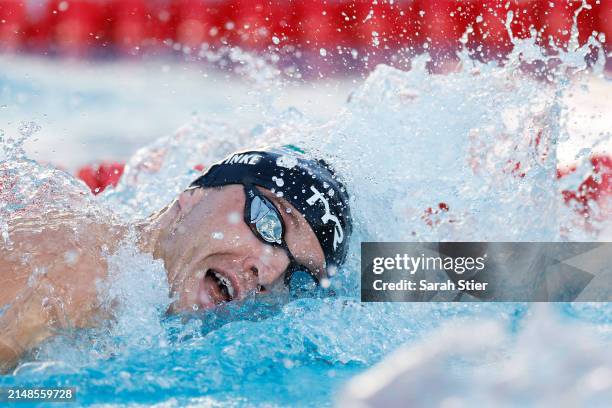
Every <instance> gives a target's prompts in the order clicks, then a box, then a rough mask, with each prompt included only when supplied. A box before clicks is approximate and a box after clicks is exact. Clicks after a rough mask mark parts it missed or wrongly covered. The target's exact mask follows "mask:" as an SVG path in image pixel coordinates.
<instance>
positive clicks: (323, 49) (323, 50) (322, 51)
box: [319, 48, 327, 57]
mask: <svg viewBox="0 0 612 408" xmlns="http://www.w3.org/2000/svg"><path fill="white" fill-rule="evenodd" d="M319 54H321V56H322V57H325V56H327V50H326V49H325V48H321V49H320V50H319Z"/></svg>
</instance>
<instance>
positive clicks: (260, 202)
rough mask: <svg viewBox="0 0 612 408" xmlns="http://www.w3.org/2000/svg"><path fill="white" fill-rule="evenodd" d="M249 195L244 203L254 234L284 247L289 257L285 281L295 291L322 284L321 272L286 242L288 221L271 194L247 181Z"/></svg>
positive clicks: (247, 194) (265, 241)
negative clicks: (300, 258)
mask: <svg viewBox="0 0 612 408" xmlns="http://www.w3.org/2000/svg"><path fill="white" fill-rule="evenodd" d="M244 194H245V197H246V201H245V205H244V222H246V224H247V225H248V226H249V227H250V228H251V231H253V234H255V236H256V237H257V238H259V240H261V241H262V242H264V243H266V244H269V245H272V246H275V247H278V248H282V249H283V250H284V251H285V253H286V254H287V257H288V258H289V266H288V267H287V269H286V270H285V274H284V283H285V285H286V286H287V287H288V288H289V290H290V291H291V292H292V294H297V292H302V291H303V290H304V289H306V288H309V287H311V288H312V287H316V286H318V285H319V278H318V277H317V275H316V274H315V273H314V272H313V271H311V270H310V269H309V268H307V267H306V266H304V265H301V264H300V263H299V262H298V261H297V260H296V259H295V257H294V256H293V254H292V253H291V251H290V250H289V247H288V246H287V243H286V242H285V231H286V229H285V224H284V222H283V217H282V216H281V214H280V213H279V211H278V209H277V208H276V206H275V205H274V204H273V203H272V201H270V199H269V198H267V197H266V196H264V195H263V194H262V193H261V192H260V191H259V190H258V189H257V188H256V187H255V186H253V185H245V186H244Z"/></svg>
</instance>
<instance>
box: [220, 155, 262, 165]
mask: <svg viewBox="0 0 612 408" xmlns="http://www.w3.org/2000/svg"><path fill="white" fill-rule="evenodd" d="M260 159H261V155H259V154H253V153H238V154H235V155H233V156H232V157H229V158H227V159H225V160H223V164H251V165H253V164H257V163H258V162H259V160H260Z"/></svg>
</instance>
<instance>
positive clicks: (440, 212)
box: [0, 14, 611, 405]
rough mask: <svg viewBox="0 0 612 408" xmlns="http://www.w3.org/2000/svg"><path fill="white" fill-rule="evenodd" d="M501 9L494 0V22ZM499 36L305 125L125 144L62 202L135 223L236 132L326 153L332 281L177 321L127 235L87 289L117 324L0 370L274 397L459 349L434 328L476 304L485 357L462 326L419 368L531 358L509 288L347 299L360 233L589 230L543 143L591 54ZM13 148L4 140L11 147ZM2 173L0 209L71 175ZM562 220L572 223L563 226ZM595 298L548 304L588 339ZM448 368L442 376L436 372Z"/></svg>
mask: <svg viewBox="0 0 612 408" xmlns="http://www.w3.org/2000/svg"><path fill="white" fill-rule="evenodd" d="M511 19H512V15H511V14H509V15H508V20H507V24H509V21H510V20H511ZM513 41H514V42H515V47H514V49H513V51H512V52H511V54H510V55H509V56H508V58H507V61H506V63H505V64H503V65H500V64H498V63H497V62H494V63H482V62H477V61H473V60H471V59H470V58H469V57H468V56H467V54H466V53H463V54H461V55H460V60H461V67H460V68H461V69H460V70H458V71H457V72H453V73H451V74H449V75H446V76H432V75H430V74H429V73H428V69H427V62H428V61H427V58H428V57H427V56H422V57H419V58H417V59H415V60H414V61H413V64H412V69H411V70H410V71H400V70H397V69H394V68H391V67H389V66H384V65H383V66H379V67H378V68H377V69H376V70H375V71H374V72H373V73H372V74H371V75H370V76H369V77H368V79H367V80H366V81H364V83H363V84H362V85H361V86H360V87H359V88H358V89H357V90H356V91H355V92H354V93H353V94H352V95H351V96H350V99H349V101H348V103H347V105H346V108H345V109H344V110H343V111H342V112H341V113H340V114H339V115H338V116H337V118H336V119H335V120H333V121H331V122H330V123H327V124H325V125H318V124H314V123H311V122H310V121H309V120H308V118H305V117H303V116H302V115H300V114H299V113H298V112H296V111H289V112H286V113H284V114H282V115H278V116H277V117H270V121H269V122H267V123H263V124H262V125H261V126H258V127H257V128H255V129H253V130H252V131H244V130H243V129H237V128H235V127H233V126H232V125H231V124H222V123H213V122H208V121H205V120H202V119H199V118H194V120H193V122H192V123H190V124H188V125H187V126H185V127H183V128H181V129H180V130H179V131H178V132H176V133H175V134H174V135H170V136H168V137H166V138H162V139H160V140H158V141H157V142H155V143H153V144H151V145H150V146H147V147H146V148H144V149H142V150H141V151H139V152H138V153H137V154H136V155H135V156H134V157H133V158H132V160H130V162H129V163H128V167H127V168H126V172H125V174H124V177H123V178H122V180H121V182H120V183H119V185H118V187H117V188H116V189H115V190H108V191H107V192H105V193H104V194H102V195H101V197H99V199H97V200H96V202H95V203H92V202H91V200H92V199H91V198H85V197H81V201H77V203H78V204H77V205H76V207H78V208H82V209H83V210H84V212H85V213H86V212H87V211H94V208H98V209H96V210H95V211H99V213H100V214H108V213H110V212H111V209H112V213H113V214H116V215H118V216H119V217H121V218H122V219H123V221H124V222H126V223H127V222H134V221H136V220H139V219H142V218H143V217H146V216H148V215H149V214H150V213H152V212H154V211H156V210H158V209H159V208H161V207H163V206H164V205H166V204H167V203H168V202H169V201H171V200H172V199H173V198H174V197H175V196H176V194H177V193H178V192H180V191H181V190H182V189H184V188H185V187H187V185H188V184H189V182H190V181H191V180H192V179H193V178H195V177H196V175H197V174H198V173H199V171H197V170H195V169H194V168H195V167H196V166H197V165H200V164H203V165H204V166H208V165H210V163H211V162H213V161H214V160H217V159H220V158H222V157H223V156H225V155H226V154H228V153H230V152H231V151H233V150H236V149H239V148H242V147H251V146H254V145H261V144H274V143H292V144H297V145H300V146H302V147H305V148H307V149H310V150H312V151H314V152H316V153H317V154H318V155H320V156H321V157H323V158H325V159H327V160H328V161H329V162H330V163H332V165H333V166H334V167H335V168H336V170H337V172H338V173H340V174H341V175H342V176H343V177H344V178H346V180H347V182H348V186H349V190H350V192H351V195H352V204H353V208H354V211H353V214H354V216H355V223H356V232H355V237H354V238H353V247H352V250H351V254H350V262H349V264H348V265H346V266H345V267H344V268H342V270H340V271H338V273H337V274H335V277H334V278H333V279H332V281H333V282H332V283H333V286H334V290H335V291H336V293H338V294H339V296H337V297H334V298H328V299H301V300H298V301H294V302H291V303H289V304H284V303H283V302H282V301H283V300H284V299H281V301H273V300H268V301H266V300H264V299H248V300H247V301H245V302H244V303H242V304H235V305H228V306H227V307H226V308H221V309H220V310H218V311H216V312H209V313H206V314H205V315H203V316H199V317H198V316H189V317H190V319H189V320H188V322H187V323H185V322H184V321H183V320H182V319H183V318H184V317H161V315H162V314H163V310H164V308H165V307H166V306H167V304H168V301H169V299H168V297H167V288H166V287H165V285H164V281H163V279H162V277H163V270H162V269H161V267H160V265H159V264H158V263H156V262H153V261H152V259H151V258H150V257H148V256H144V255H142V254H140V253H138V252H137V251H136V250H135V245H134V243H133V242H131V243H130V241H129V240H128V241H126V242H125V243H124V245H121V246H120V248H119V249H118V250H117V252H116V253H112V254H107V256H108V259H109V262H110V264H111V271H112V274H113V277H114V279H113V281H114V283H113V284H112V285H111V286H109V287H107V288H105V289H104V290H102V291H103V292H105V293H106V295H105V296H106V299H107V301H108V302H110V303H112V300H118V301H119V302H120V303H121V306H120V307H118V309H117V310H118V315H117V317H116V322H114V323H113V324H112V325H111V326H109V327H107V328H103V329H101V331H86V332H80V333H78V334H73V333H72V334H70V335H69V336H65V337H64V338H62V339H55V340H53V341H51V342H50V343H48V344H46V345H45V346H43V348H42V349H41V350H40V354H39V357H38V360H37V362H35V363H27V364H24V365H23V366H22V367H21V368H20V370H19V373H18V375H17V376H16V377H1V378H0V384H2V385H4V384H16V383H20V382H27V381H29V382H38V383H44V382H45V381H47V382H51V383H56V382H61V383H67V384H68V383H69V384H78V385H79V387H80V388H79V389H80V392H81V393H82V395H84V396H87V397H86V398H89V399H88V400H87V401H86V402H87V403H89V402H94V401H95V402H109V401H107V400H101V398H104V397H98V396H100V395H107V394H109V393H108V390H113V395H114V396H115V397H117V398H120V399H121V400H122V401H135V402H142V403H152V402H158V401H167V394H168V392H169V391H171V392H172V393H174V394H180V395H177V396H176V401H177V404H178V405H186V404H197V403H200V402H201V399H200V397H201V395H202V394H203V393H207V394H209V395H213V396H214V397H211V398H214V401H216V402H221V403H235V404H238V405H241V404H255V405H256V404H258V403H260V404H261V403H264V402H266V403H272V404H278V405H289V404H291V403H294V402H295V401H301V400H303V401H306V400H307V401H309V402H311V403H312V404H322V405H327V404H330V403H331V402H330V401H332V398H333V393H334V392H335V390H337V389H339V387H340V385H341V384H342V383H343V382H344V381H345V379H346V378H348V377H350V376H353V375H354V374H356V373H358V372H361V371H363V370H365V369H366V368H368V367H370V366H371V365H373V364H375V363H377V362H378V361H380V360H381V359H383V358H384V357H385V356H386V355H387V354H388V353H389V352H391V351H392V350H394V349H396V348H398V347H400V346H401V345H402V344H404V343H406V342H408V343H414V344H417V348H416V350H417V351H418V350H421V349H422V348H420V346H419V345H427V344H428V343H430V342H432V341H434V343H435V344H436V347H438V348H437V350H438V351H439V352H440V353H441V354H443V355H445V356H452V355H453V352H454V351H456V349H455V348H454V345H453V344H451V342H449V341H448V337H449V335H448V334H433V333H434V330H435V329H436V328H437V327H439V326H440V325H442V324H444V323H445V322H447V321H449V320H459V321H460V322H461V323H462V324H463V325H464V326H465V327H472V328H474V327H480V328H482V329H483V330H485V329H487V328H488V327H489V326H481V325H479V326H476V325H478V324H480V323H478V322H482V319H483V318H486V319H491V320H495V321H501V322H502V323H501V325H496V328H495V332H490V333H492V334H491V337H490V339H493V340H496V341H494V342H493V344H492V348H493V349H494V350H493V351H494V353H492V354H490V355H488V356H487V357H490V359H489V360H486V359H485V360H484V361H483V360H478V359H477V361H474V360H473V359H471V357H473V351H474V350H475V349H474V348H473V347H471V346H473V345H475V344H483V342H482V340H483V339H482V338H481V337H479V333H478V332H475V331H474V330H473V329H472V330H470V331H469V332H468V333H466V334H465V336H466V337H465V339H466V340H465V344H464V345H465V347H464V348H462V349H460V350H459V351H460V353H459V357H462V358H463V359H464V360H465V361H462V364H460V365H459V369H458V370H456V371H454V372H453V371H452V370H448V368H449V365H450V368H451V369H452V368H453V367H457V365H454V362H453V361H451V362H450V363H448V362H446V361H442V362H440V361H438V360H435V358H434V357H431V355H429V356H430V358H429V359H426V362H431V363H432V364H433V365H434V367H432V368H430V369H429V371H425V373H426V374H428V375H429V376H430V377H431V376H434V377H435V376H438V377H439V378H441V379H443V380H448V381H449V382H450V381H451V380H453V381H454V380H455V379H454V377H453V378H450V376H451V374H452V373H456V372H457V371H458V372H459V377H461V375H466V376H468V374H469V375H471V374H472V372H474V371H477V369H478V367H480V366H481V365H482V364H483V363H484V364H485V365H486V364H498V363H499V361H500V360H503V357H504V356H505V355H507V354H509V353H511V352H513V351H517V352H521V351H525V353H524V354H520V355H519V357H521V356H523V357H533V356H537V354H538V353H539V352H540V351H542V350H544V349H546V348H547V345H546V344H542V343H541V342H540V343H538V342H534V341H535V340H534V338H535V337H537V332H536V334H535V335H534V334H533V333H534V332H533V331H532V329H529V327H538V326H542V325H544V324H545V323H547V322H548V321H549V320H551V319H550V315H547V314H542V313H538V314H536V315H535V316H534V317H533V318H532V319H533V322H535V323H533V326H527V329H525V327H526V326H525V324H524V319H525V316H526V315H529V314H530V313H531V311H530V308H529V307H528V306H526V305H523V304H469V305H466V304H458V305H455V304H362V303H360V302H358V301H357V300H356V297H357V296H358V293H359V290H358V289H359V282H358V273H359V272H358V271H359V268H358V255H359V252H358V247H357V245H358V242H359V241H362V240H363V241H365V240H406V241H410V240H423V241H429V240H472V239H473V240H515V239H516V240H547V241H548V240H560V239H574V238H575V237H578V236H580V237H588V238H590V239H592V238H593V237H595V238H597V237H599V235H597V234H598V233H597V231H584V230H582V229H580V225H581V224H580V223H579V222H576V218H580V217H581V216H580V215H579V214H577V213H576V212H574V211H572V210H571V209H568V208H567V207H566V206H565V205H564V204H563V202H562V199H561V195H560V190H562V189H567V188H570V187H572V185H575V184H576V183H577V182H579V181H580V177H578V176H576V177H574V178H568V179H562V181H558V180H557V177H556V168H557V164H558V163H557V155H556V150H557V148H558V146H559V143H560V142H561V141H563V140H564V139H567V138H568V137H569V134H568V131H567V129H566V128H565V127H564V125H563V121H562V120H561V119H562V118H563V116H564V115H565V114H566V112H565V111H566V109H567V106H565V104H564V99H563V97H562V96H563V93H564V92H565V89H566V87H567V86H568V84H569V82H570V80H574V78H576V77H577V76H578V78H580V75H587V74H588V75H598V74H599V73H600V72H601V64H602V63H601V62H597V63H596V64H595V65H591V66H590V67H588V66H587V64H586V62H585V61H584V58H585V56H586V55H587V51H586V48H584V47H578V48H572V47H574V46H573V45H572V47H570V49H569V51H568V52H564V51H563V50H560V51H559V53H558V54H557V55H547V54H545V53H543V52H542V50H541V49H540V48H539V47H536V45H535V43H534V40H516V39H514V40H513ZM585 47H586V46H585ZM255 65H257V64H255ZM264 77H265V75H264ZM263 83H265V80H264V82H263ZM263 86H264V87H265V85H263ZM270 89H271V90H274V89H275V88H274V87H270ZM273 93H274V91H271V94H273ZM11 155H13V159H17V157H18V156H19V154H15V150H11ZM287 165H290V163H288V164H287ZM0 180H2V182H3V183H4V182H5V180H15V181H17V180H18V181H19V182H20V183H16V185H15V186H13V185H11V187H10V188H8V189H3V191H2V193H1V194H3V196H2V198H3V199H4V197H7V198H8V200H7V202H10V204H9V206H5V207H2V208H0V210H2V211H4V212H0V214H2V215H4V216H7V217H8V216H14V215H15V214H16V213H17V212H18V211H23V210H24V209H29V210H32V211H33V210H34V209H35V208H36V206H32V205H31V203H33V202H34V201H36V202H37V203H38V204H39V205H40V206H43V207H45V206H48V205H55V204H51V201H53V200H55V201H54V202H56V201H57V200H56V199H55V198H53V197H55V196H53V195H46V194H43V193H37V194H38V195H36V194H34V192H39V191H45V188H43V186H44V185H48V186H49V187H47V189H48V190H49V191H54V192H57V191H63V192H70V191H72V192H74V194H73V195H74V196H75V197H76V196H79V194H80V193H79V192H80V191H83V186H82V185H80V184H79V183H77V182H74V181H71V179H70V178H69V177H68V176H67V175H66V174H65V173H63V172H59V171H57V170H51V169H49V168H45V167H43V166H40V165H38V164H35V163H32V162H27V161H26V160H9V161H6V162H2V163H1V164H0ZM22 182H23V183H22ZM87 197H89V196H87ZM0 202H2V203H4V200H3V201H0ZM67 203H68V201H67V202H63V204H65V205H67ZM72 205H73V206H74V204H72ZM100 206H101V207H102V209H99V207H100ZM5 220H6V218H5ZM602 222H603V221H597V220H595V221H594V223H595V224H597V223H602ZM598 225H599V224H598ZM564 226H565V228H566V229H569V231H566V232H563V229H564ZM564 234H565V235H564ZM144 281H146V282H147V285H144V284H143V282H144ZM277 300H278V299H277ZM610 310H611V309H610V306H609V305H589V304H584V305H567V306H562V307H560V308H559V311H558V312H559V313H557V312H556V311H555V313H556V314H563V315H565V316H569V317H568V318H569V319H576V320H580V321H584V322H587V323H588V324H592V325H593V326H594V327H596V329H597V330H595V332H594V333H588V334H585V336H582V337H579V338H578V337H577V339H578V340H576V341H577V342H578V343H579V344H578V345H585V344H587V343H589V342H590V341H591V340H593V342H598V341H604V342H609V340H610V336H609V333H610V331H609V327H610V317H609V316H610ZM185 318H187V317H185ZM568 327H569V326H567V325H566V324H565V323H563V324H558V325H556V324H553V325H551V326H547V327H546V331H545V337H544V338H545V339H549V340H550V341H553V340H554V339H556V337H557V336H558V335H560V334H567V333H566V332H568V330H570V329H568ZM572 327H573V326H572ZM572 330H573V329H572ZM141 333H142V336H139V335H140V334H141ZM517 333H519V336H524V338H525V339H528V340H525V341H521V342H519V345H520V346H514V345H513V343H512V340H513V338H514V336H516V334H517ZM572 334H573V332H572ZM494 335H495V336H494ZM563 338H564V339H565V338H566V337H563ZM485 340H486V339H485ZM479 341H480V342H479ZM532 342H534V343H533V344H534V345H531V343H532ZM484 343H485V344H486V341H485V342H484ZM567 344H568V343H567V342H563V343H562V344H561V345H562V346H563V345H567ZM572 345H574V346H575V345H576V343H572ZM587 349H588V348H587ZM588 350H591V351H593V350H594V351H599V350H600V348H597V347H595V348H591V349H588ZM566 352H567V348H566V347H565V346H563V347H559V348H550V354H549V360H552V361H564V359H565V356H566ZM572 356H574V354H572ZM574 357H576V356H574ZM521 358H522V357H521ZM49 361H56V362H58V361H59V363H57V364H50V363H49ZM591 363H592V361H591V360H589V364H588V367H589V369H591V368H593V366H592V364H591ZM479 364H480V366H479ZM440 367H442V368H440ZM563 367H566V366H563ZM566 368H567V369H568V370H574V369H576V367H575V366H571V365H569V366H567V367H566ZM538 369H539V367H538V368H536V370H538ZM436 370H437V371H436ZM445 370H446V371H449V372H451V374H449V375H448V376H446V377H445V374H444V372H445ZM500 372H502V371H495V370H488V371H486V370H485V374H483V375H484V376H486V377H488V378H489V382H487V383H486V384H488V385H486V386H484V385H483V387H482V388H478V387H480V386H479V385H473V384H472V383H471V382H469V383H468V382H466V381H465V380H461V381H459V382H458V384H461V387H462V389H465V390H468V391H469V390H470V387H474V389H477V390H485V391H486V390H488V389H489V388H487V387H495V386H496V385H499V381H501V379H503V376H501V374H499V373H500ZM542 373H543V372H539V371H538V372H536V374H542ZM581 373H582V372H581ZM536 377H537V376H536ZM468 378H481V377H468ZM271 380H274V382H279V381H280V382H281V383H282V384H283V385H284V386H285V387H283V390H286V391H282V392H279V391H278V386H277V385H276V384H275V385H274V386H272V385H270V384H272V383H273V381H271ZM415 384H416V385H415ZM419 384H421V383H420V382H418V381H417V382H414V383H412V385H413V386H415V387H416V386H418V385H419ZM453 384H455V383H453ZM538 384H540V383H538ZM144 388H146V389H147V393H146V395H143V393H142V392H141V390H142V389H144ZM449 389H451V390H454V388H449ZM312 390H317V393H313V391H312ZM319 390H323V391H321V392H319ZM479 392H480V391H479ZM483 392H484V391H483Z"/></svg>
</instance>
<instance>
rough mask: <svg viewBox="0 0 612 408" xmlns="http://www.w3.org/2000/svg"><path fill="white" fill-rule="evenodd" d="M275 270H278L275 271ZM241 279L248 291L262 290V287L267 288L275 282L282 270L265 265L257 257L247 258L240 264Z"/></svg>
mask: <svg viewBox="0 0 612 408" xmlns="http://www.w3.org/2000/svg"><path fill="white" fill-rule="evenodd" d="M275 269H279V270H278V271H276V270H275ZM242 271H243V277H244V279H245V281H246V282H245V283H247V285H248V286H249V288H250V289H257V290H258V291H259V290H261V289H262V286H263V287H265V286H269V285H271V284H273V283H274V282H275V281H277V280H278V279H279V278H280V276H281V275H282V273H283V272H284V269H283V270H281V269H280V268H275V267H274V266H271V265H267V264H266V263H264V262H263V260H262V259H259V258H257V257H249V258H247V259H245V260H244V262H243V264H242Z"/></svg>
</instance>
